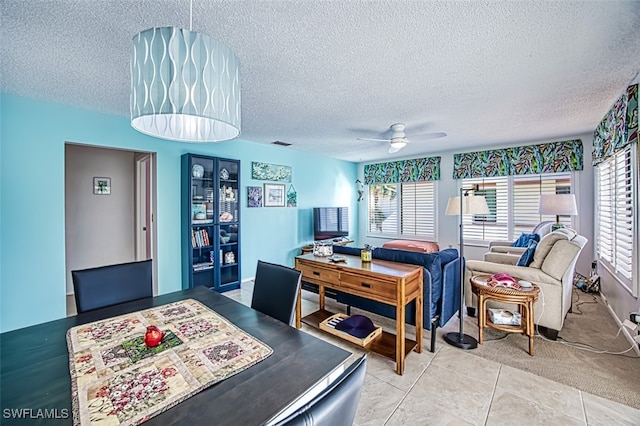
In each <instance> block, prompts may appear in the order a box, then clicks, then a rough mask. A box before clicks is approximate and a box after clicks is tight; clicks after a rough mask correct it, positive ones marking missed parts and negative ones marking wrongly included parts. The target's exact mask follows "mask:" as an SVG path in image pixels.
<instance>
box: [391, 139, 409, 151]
mask: <svg viewBox="0 0 640 426" xmlns="http://www.w3.org/2000/svg"><path fill="white" fill-rule="evenodd" d="M405 146H407V140H406V139H404V138H403V139H400V140H392V141H391V147H393V148H395V149H402V148H404V147H405Z"/></svg>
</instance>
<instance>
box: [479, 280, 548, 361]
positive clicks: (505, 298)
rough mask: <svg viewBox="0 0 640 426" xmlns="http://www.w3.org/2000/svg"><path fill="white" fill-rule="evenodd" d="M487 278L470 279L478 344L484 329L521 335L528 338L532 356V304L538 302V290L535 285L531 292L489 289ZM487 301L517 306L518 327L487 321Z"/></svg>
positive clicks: (497, 288)
mask: <svg viewBox="0 0 640 426" xmlns="http://www.w3.org/2000/svg"><path fill="white" fill-rule="evenodd" d="M488 278H489V275H474V276H473V277H471V291H473V293H474V294H475V295H477V296H478V328H479V331H478V343H480V344H482V340H483V331H484V329H485V328H486V327H491V328H495V329H496V330H501V331H505V332H508V333H522V334H524V335H526V336H529V355H531V356H533V336H534V334H535V333H534V330H535V326H534V324H533V321H534V317H533V304H534V303H535V301H536V300H538V295H539V294H540V288H539V287H538V286H537V285H535V284H533V289H531V290H514V289H511V288H504V287H491V286H489V285H487V279H488ZM489 300H495V301H496V302H503V303H513V304H516V305H518V311H519V312H520V315H521V320H520V325H503V324H494V323H493V322H491V321H489V320H487V302H488V301H489Z"/></svg>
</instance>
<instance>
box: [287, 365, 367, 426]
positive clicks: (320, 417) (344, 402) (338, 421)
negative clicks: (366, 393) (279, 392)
mask: <svg viewBox="0 0 640 426" xmlns="http://www.w3.org/2000/svg"><path fill="white" fill-rule="evenodd" d="M366 369H367V355H366V354H364V355H363V356H362V357H360V358H359V359H358V360H357V361H356V362H354V363H353V364H351V365H350V366H349V367H348V368H347V369H346V370H345V371H344V372H343V373H342V374H341V375H340V377H338V378H337V379H336V380H335V381H333V382H332V383H331V384H330V385H329V386H328V387H327V388H325V389H324V390H323V391H322V392H321V393H320V395H318V396H317V397H315V398H314V399H313V400H312V401H311V402H309V403H308V404H307V405H305V406H304V407H302V408H300V409H299V410H298V411H296V412H295V413H293V414H292V415H291V416H289V417H287V418H286V419H284V420H283V421H282V422H280V423H278V425H287V426H298V425H299V426H303V425H326V426H351V425H353V420H354V418H355V417H356V409H357V408H358V401H359V399H360V393H361V391H362V385H363V384H364V377H365V373H366Z"/></svg>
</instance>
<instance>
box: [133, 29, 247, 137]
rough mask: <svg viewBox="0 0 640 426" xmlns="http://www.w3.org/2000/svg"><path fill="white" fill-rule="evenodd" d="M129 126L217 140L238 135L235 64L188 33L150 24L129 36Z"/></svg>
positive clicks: (222, 50) (224, 51)
mask: <svg viewBox="0 0 640 426" xmlns="http://www.w3.org/2000/svg"><path fill="white" fill-rule="evenodd" d="M131 126H133V128H135V129H136V130H138V131H140V132H142V133H145V134H148V135H151V136H155V137H158V138H162V139H170V140H175V141H182V142H219V141H225V140H229V139H233V138H235V137H237V136H238V135H239V134H240V62H239V61H238V59H237V58H236V56H235V54H234V53H233V52H232V51H231V49H229V48H228V47H227V46H225V45H224V44H222V43H221V42H219V41H217V40H214V39H212V38H210V37H208V36H206V35H202V34H199V33H196V32H193V31H189V30H185V29H181V28H176V27H162V28H151V29H148V30H145V31H142V32H140V33H139V34H137V35H136V36H134V37H133V44H132V50H131Z"/></svg>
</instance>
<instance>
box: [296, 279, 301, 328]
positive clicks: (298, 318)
mask: <svg viewBox="0 0 640 426" xmlns="http://www.w3.org/2000/svg"><path fill="white" fill-rule="evenodd" d="M301 320H302V287H300V289H299V290H298V297H296V328H300V327H302V321H301Z"/></svg>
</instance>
